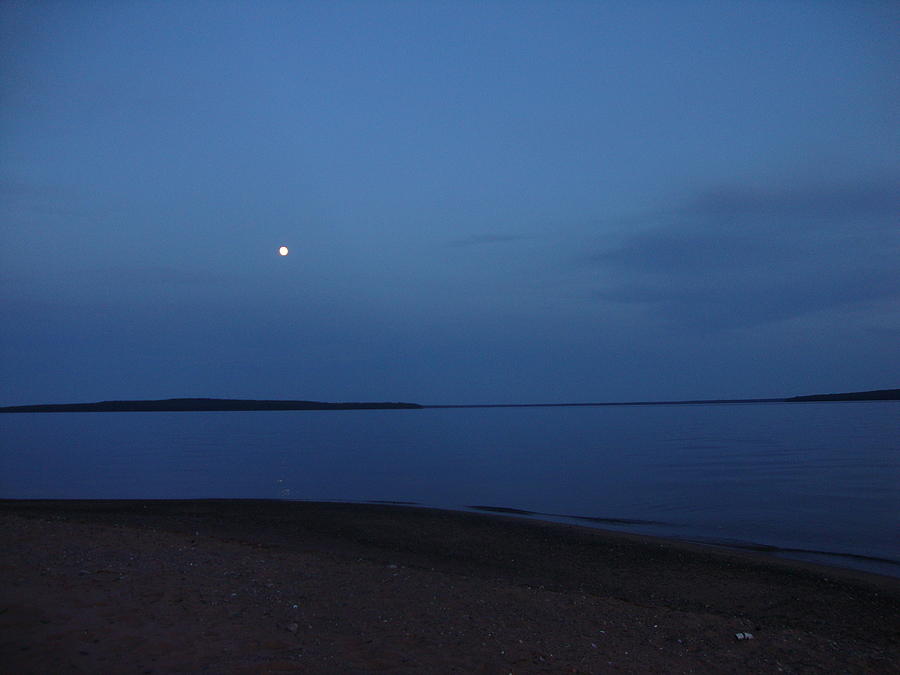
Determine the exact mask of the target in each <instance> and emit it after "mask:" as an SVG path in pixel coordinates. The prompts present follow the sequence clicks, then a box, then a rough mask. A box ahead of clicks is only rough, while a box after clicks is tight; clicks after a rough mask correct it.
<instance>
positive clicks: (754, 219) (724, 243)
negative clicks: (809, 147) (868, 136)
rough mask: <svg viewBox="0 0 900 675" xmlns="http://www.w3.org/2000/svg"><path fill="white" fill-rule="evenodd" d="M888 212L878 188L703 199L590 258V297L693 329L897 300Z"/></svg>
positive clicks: (888, 196)
mask: <svg viewBox="0 0 900 675" xmlns="http://www.w3.org/2000/svg"><path fill="white" fill-rule="evenodd" d="M896 202H897V199H896V196H895V195H894V194H893V192H892V191H890V190H888V189H887V188H886V187H885V186H884V185H882V184H877V185H858V186H847V185H843V186H837V187H832V186H816V187H812V188H804V189H794V190H791V189H775V190H770V191H748V190H715V191H705V192H703V193H700V194H698V195H695V196H692V197H690V198H688V199H685V200H684V202H683V206H681V207H680V208H677V209H676V210H675V211H674V212H673V213H672V214H670V215H669V216H656V217H655V221H656V222H655V223H653V224H652V226H651V225H650V224H649V223H648V225H647V226H646V227H645V228H642V229H641V230H639V231H637V232H632V233H628V234H626V235H624V236H620V237H619V238H618V239H617V240H615V241H612V242H609V243H607V245H606V246H603V247H602V248H601V249H600V250H598V251H596V252H595V253H593V254H591V255H590V256H589V257H588V260H589V262H590V264H591V265H592V266H593V267H594V268H595V269H596V270H600V271H602V272H603V273H604V276H605V278H607V279H608V280H609V282H608V284H607V285H606V287H605V288H604V289H602V290H598V291H596V293H595V294H594V296H595V297H596V298H600V299H602V300H605V301H611V302H618V303H626V304H635V305H643V306H645V307H646V308H647V309H648V310H649V311H651V312H654V313H656V314H658V315H660V316H663V317H666V318H667V319H669V320H672V321H675V322H677V323H682V324H687V325H691V326H694V327H701V328H723V327H739V326H748V325H755V324H762V323H768V322H772V321H779V320H783V319H789V318H793V317H799V316H803V315H805V314H808V313H810V312H817V311H821V310H826V309H830V308H836V307H840V306H856V305H860V304H862V303H867V302H871V301H878V300H884V299H900V281H898V279H897V274H896V259H897V257H896V256H897V244H898V241H897V236H896V235H895V234H892V233H891V228H892V227H893V226H894V224H893V217H894V213H896V207H897V203H896Z"/></svg>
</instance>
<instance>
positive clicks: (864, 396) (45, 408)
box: [0, 389, 900, 413]
mask: <svg viewBox="0 0 900 675" xmlns="http://www.w3.org/2000/svg"><path fill="white" fill-rule="evenodd" d="M897 400H900V389H876V390H871V391H857V392H846V393H840V394H812V395H808V396H791V397H787V398H733V399H691V400H681V401H612V402H597V403H461V404H444V405H423V404H419V403H405V402H384V401H382V402H341V403H329V402H323V401H306V400H282V399H233V398H169V399H153V400H118V401H117V400H111V401H97V402H95V403H49V404H31V405H18V406H3V407H0V413H15V412H229V411H233V412H244V411H247V412H249V411H277V410H421V409H428V408H432V409H441V408H443V409H448V408H577V407H599V406H637V405H704V404H705V405H709V404H716V403H720V404H728V403H812V402H824V401H897Z"/></svg>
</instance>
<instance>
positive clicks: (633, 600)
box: [0, 500, 900, 673]
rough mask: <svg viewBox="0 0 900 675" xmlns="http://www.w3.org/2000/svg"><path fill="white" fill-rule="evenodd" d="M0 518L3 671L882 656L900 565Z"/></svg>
mask: <svg viewBox="0 0 900 675" xmlns="http://www.w3.org/2000/svg"><path fill="white" fill-rule="evenodd" d="M0 527H2V534H3V544H4V545H3V547H2V551H0V570H2V580H3V584H2V589H0V672H9V673H28V672H33V673H63V672H91V673H173V672H211V673H277V672H304V673H532V672H544V673H571V672H576V673H604V672H634V673H647V672H656V673H688V672H698V673H699V672H734V673H744V672H773V673H774V672H827V673H836V672H853V673H881V672H895V673H900V665H898V664H900V580H898V579H894V578H888V577H880V576H876V575H866V574H863V573H859V572H852V571H846V570H838V569H831V568H824V567H817V566H813V565H809V564H804V563H797V562H789V561H781V560H778V559H773V558H769V557H765V556H762V555H756V554H747V553H738V552H730V551H723V550H720V549H714V548H707V547H702V546H697V545H690V544H682V543H675V542H670V541H665V540H659V539H653V538H647V537H640V536H635V535H626V534H621V533H613V532H605V531H600V530H595V529H592V528H581V527H575V526H567V525H557V524H551V523H542V522H537V521H533V520H524V519H516V518H510V517H503V516H495V515H483V514H476V513H460V512H448V511H439V510H433V509H421V508H414V507H403V506H391V505H381V504H378V505H360V504H332V503H311V502H277V501H242V500H238V501H233V500H228V501H224V500H223V501H55V502H44V501H38V502H17V501H0ZM739 632H741V633H743V632H749V633H752V634H753V639H750V640H740V641H739V640H737V639H736V637H735V634H736V633H739Z"/></svg>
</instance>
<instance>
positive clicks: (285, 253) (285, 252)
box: [278, 246, 288, 255]
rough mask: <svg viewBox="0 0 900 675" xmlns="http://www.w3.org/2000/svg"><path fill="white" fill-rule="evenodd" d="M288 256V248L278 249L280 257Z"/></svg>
mask: <svg viewBox="0 0 900 675" xmlns="http://www.w3.org/2000/svg"><path fill="white" fill-rule="evenodd" d="M287 254H288V247H287V246H282V247H281V248H279V249H278V255H287Z"/></svg>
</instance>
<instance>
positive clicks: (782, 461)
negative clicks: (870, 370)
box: [0, 402, 900, 576]
mask: <svg viewBox="0 0 900 675" xmlns="http://www.w3.org/2000/svg"><path fill="white" fill-rule="evenodd" d="M898 412H900V405H898V404H896V403H892V402H859V403H808V404H780V403H773V404H737V405H721V404H720V405H692V406H678V405H672V406H648V407H644V406H641V407H601V408H491V409H437V410H411V411H399V410H390V411H377V410H376V411H344V412H333V411H329V412H222V413H55V414H15V415H0V442H2V446H0V497H7V498H9V497H12V498H189V497H263V498H284V499H314V500H341V501H367V500H392V501H408V502H415V503H418V504H423V505H428V506H439V507H449V508H464V507H470V506H488V507H504V508H514V509H522V510H526V511H532V512H535V513H538V514H542V515H541V517H544V518H548V517H549V518H550V519H557V520H562V521H565V522H577V523H580V524H583V525H596V526H600V527H609V528H612V529H625V530H629V531H635V532H644V533H650V534H661V535H666V536H674V537H679V538H684V539H692V540H702V541H713V542H720V543H729V544H733V545H746V544H750V545H764V546H772V547H777V548H779V549H799V550H792V551H787V552H786V554H788V555H792V556H795V557H804V558H807V559H811V560H818V561H821V562H828V563H831V564H837V565H843V566H851V567H858V568H862V569H868V570H872V571H878V572H881V573H885V574H891V575H895V576H900V528H898V525H900V490H898V486H900V452H898V439H900V415H898ZM572 516H581V517H586V518H593V519H597V520H582V519H572ZM610 519H611V520H612V521H613V522H610ZM616 520H625V521H647V522H625V523H622V522H615V521H616ZM804 551H805V552H806V553H804Z"/></svg>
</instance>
